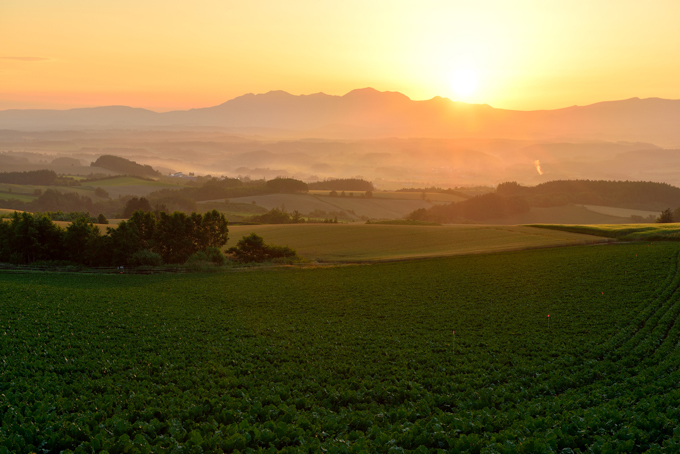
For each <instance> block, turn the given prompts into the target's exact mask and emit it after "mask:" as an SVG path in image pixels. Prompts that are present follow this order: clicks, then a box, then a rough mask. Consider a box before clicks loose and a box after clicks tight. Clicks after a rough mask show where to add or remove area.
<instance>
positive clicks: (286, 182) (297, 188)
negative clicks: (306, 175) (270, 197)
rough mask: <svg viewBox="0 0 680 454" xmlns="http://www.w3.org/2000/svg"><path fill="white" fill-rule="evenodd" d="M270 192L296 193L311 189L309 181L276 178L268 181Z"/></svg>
mask: <svg viewBox="0 0 680 454" xmlns="http://www.w3.org/2000/svg"><path fill="white" fill-rule="evenodd" d="M266 186H267V189H268V190H269V192H279V193H286V194H295V193H299V192H307V191H309V187H308V185H307V183H305V182H304V181H300V180H296V179H295V178H274V179H273V180H269V181H267V183H266Z"/></svg>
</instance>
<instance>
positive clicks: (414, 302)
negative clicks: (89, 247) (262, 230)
mask: <svg viewBox="0 0 680 454" xmlns="http://www.w3.org/2000/svg"><path fill="white" fill-rule="evenodd" d="M677 257H678V246H677V245H676V244H674V243H663V244H657V243H654V245H649V244H634V245H614V246H608V247H599V246H598V247H576V248H561V249H551V250H540V251H525V252H518V253H506V254H493V255H478V256H468V257H455V258H446V259H437V260H427V261H418V262H401V263H384V264H376V265H371V266H343V267H332V268H319V269H278V270H272V271H260V272H248V273H232V274H229V275H228V276H225V275H223V274H220V275H208V274H201V275H172V276H165V275H158V276H131V275H112V276H101V275H78V276H75V275H72V274H56V273H44V274H31V273H13V272H11V271H8V272H3V273H0V301H2V304H0V337H1V338H2V342H0V358H2V374H0V390H1V392H0V394H1V395H2V396H0V398H1V400H0V420H2V424H0V451H1V452H11V453H17V454H24V453H30V452H105V451H106V452H110V453H114V452H120V453H122V452H128V453H132V452H197V453H198V452H235V451H236V450H238V451H239V452H243V453H245V452H272V453H274V452H305V453H316V452H329V453H333V452H338V453H340V452H370V453H390V452H391V453H398V452H412V453H439V452H478V453H479V452H484V453H530V452H533V453H546V452H554V453H578V452H580V453H586V452H592V453H604V452H625V453H642V452H678V446H679V445H680V431H679V430H678V428H677V427H678V424H677V421H678V419H680V387H679V383H680V350H679V349H678V348H677V344H678V340H679V339H680V324H678V323H676V322H675V321H676V319H677V317H678V316H679V315H680V292H678V288H679V286H680V274H678V260H677ZM548 314H550V319H551V324H550V326H548V323H547V318H546V316H547V315H548ZM452 329H455V331H456V334H455V335H456V340H455V353H454V352H453V351H452V333H451V330H452Z"/></svg>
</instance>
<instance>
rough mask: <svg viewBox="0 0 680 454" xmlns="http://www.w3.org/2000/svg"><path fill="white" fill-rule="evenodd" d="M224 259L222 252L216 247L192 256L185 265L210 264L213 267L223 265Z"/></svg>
mask: <svg viewBox="0 0 680 454" xmlns="http://www.w3.org/2000/svg"><path fill="white" fill-rule="evenodd" d="M225 261H226V258H225V257H224V254H222V251H221V250H219V249H218V248H216V247H210V248H207V249H204V250H202V251H198V252H196V253H194V254H192V255H191V256H190V257H189V258H188V259H187V261H186V263H187V265H195V264H200V263H210V264H213V265H217V266H221V265H224V263H225Z"/></svg>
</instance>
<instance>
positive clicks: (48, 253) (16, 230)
mask: <svg viewBox="0 0 680 454" xmlns="http://www.w3.org/2000/svg"><path fill="white" fill-rule="evenodd" d="M64 255H65V250H64V231H63V230H62V229H60V228H59V227H57V226H56V225H55V224H54V223H53V222H52V221H51V220H50V219H48V218H47V217H45V216H33V215H32V214H30V213H17V212H14V214H13V215H12V216H11V217H10V222H4V221H2V222H0V262H10V263H15V264H25V263H31V262H34V261H38V260H62V259H63V257H64Z"/></svg>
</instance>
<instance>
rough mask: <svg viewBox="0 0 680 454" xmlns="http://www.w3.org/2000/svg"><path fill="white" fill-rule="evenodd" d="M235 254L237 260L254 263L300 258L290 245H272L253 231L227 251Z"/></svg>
mask: <svg viewBox="0 0 680 454" xmlns="http://www.w3.org/2000/svg"><path fill="white" fill-rule="evenodd" d="M227 252H228V253H230V254H232V255H233V256H234V259H235V260H236V261H237V262H243V263H252V262H266V261H269V260H278V261H279V262H280V261H281V260H284V261H286V262H288V261H293V260H298V259H299V257H298V256H297V252H295V250H294V249H291V248H289V247H288V246H272V245H268V244H265V243H264V239H263V238H262V237H261V236H259V235H257V234H255V233H251V234H250V235H248V236H244V237H243V238H241V239H240V240H239V242H238V243H237V244H236V246H235V247H230V248H229V249H228V251H227Z"/></svg>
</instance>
